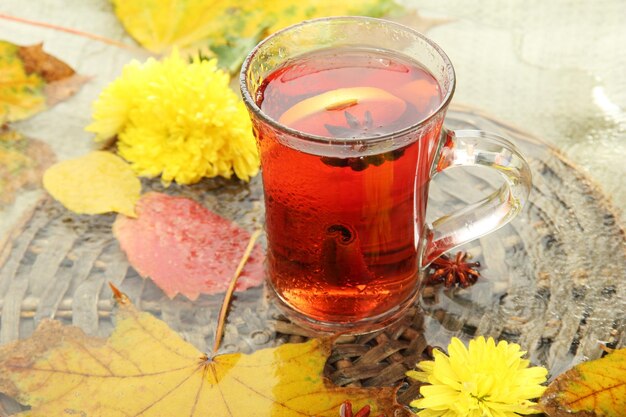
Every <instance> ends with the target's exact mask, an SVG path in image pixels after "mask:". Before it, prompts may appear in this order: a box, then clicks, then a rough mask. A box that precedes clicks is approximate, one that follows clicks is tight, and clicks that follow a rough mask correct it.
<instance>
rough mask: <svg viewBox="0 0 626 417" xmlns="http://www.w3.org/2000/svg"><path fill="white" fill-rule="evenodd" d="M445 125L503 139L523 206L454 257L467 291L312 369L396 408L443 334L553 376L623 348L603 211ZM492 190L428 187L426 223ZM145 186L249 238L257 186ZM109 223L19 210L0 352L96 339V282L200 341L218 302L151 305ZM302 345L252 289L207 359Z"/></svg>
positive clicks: (620, 241) (110, 313) (105, 296)
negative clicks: (505, 345) (74, 338)
mask: <svg viewBox="0 0 626 417" xmlns="http://www.w3.org/2000/svg"><path fill="white" fill-rule="evenodd" d="M448 119H449V125H450V126H453V127H473V128H477V127H479V128H485V129H488V130H492V131H494V130H495V131H499V132H503V133H505V134H507V135H508V136H510V137H513V139H515V141H516V143H517V144H518V146H520V147H521V148H522V151H523V152H524V154H525V155H526V156H527V157H528V160H529V162H530V164H531V167H532V168H533V175H534V189H533V192H532V195H531V201H530V203H529V205H528V207H527V209H526V210H525V211H524V212H523V213H522V214H521V215H520V216H519V218H518V219H516V220H515V221H514V222H513V223H512V224H510V225H509V226H506V227H504V228H502V229H501V230H500V231H498V232H497V233H495V234H493V235H490V236H488V237H485V238H482V239H480V240H479V241H477V242H475V243H473V244H470V245H467V246H466V247H465V248H463V249H464V250H467V251H468V252H469V253H470V254H471V256H472V257H473V259H475V260H479V261H480V262H481V264H482V265H483V267H482V273H483V276H482V278H480V279H479V281H478V283H477V284H476V285H475V286H473V287H471V288H469V289H464V290H460V289H457V290H446V291H444V290H443V289H442V288H426V289H424V291H423V297H422V299H421V300H420V305H419V306H416V308H413V309H411V310H410V311H409V312H408V313H407V315H406V316H405V317H404V318H403V319H402V320H400V321H399V322H398V323H396V324H394V325H393V326H391V327H389V328H387V329H384V330H382V331H379V332H377V333H372V334H368V335H363V336H359V337H351V338H350V337H342V338H340V339H338V340H337V343H336V345H335V350H334V352H333V354H332V356H331V357H330V358H329V361H328V363H327V367H326V374H327V376H329V378H330V379H331V380H333V381H334V382H335V383H337V384H340V385H361V386H372V385H396V386H397V385H402V389H401V391H400V400H401V401H405V402H406V401H408V400H410V399H411V398H413V397H414V396H415V393H416V390H417V387H416V386H409V385H408V384H407V382H406V381H404V373H405V371H406V370H407V369H410V368H412V367H413V365H414V364H415V362H416V361H417V360H419V359H420V358H424V357H425V355H426V353H427V351H428V349H426V348H427V346H428V345H431V346H433V345H438V346H445V345H446V344H447V343H448V341H449V339H450V337H451V336H459V337H461V338H464V339H467V338H469V337H471V336H473V335H478V334H482V335H486V336H494V337H498V338H504V339H508V340H513V341H516V342H518V343H520V344H522V346H523V347H524V348H525V349H527V350H528V351H529V354H530V357H531V360H532V361H533V362H535V363H541V364H544V365H546V366H548V367H549V368H550V370H551V371H552V372H553V373H559V372H561V371H563V370H564V369H565V368H567V367H569V366H571V364H572V363H574V362H578V361H580V360H582V359H585V358H593V357H597V356H599V355H600V353H601V352H600V350H599V349H598V347H597V345H598V341H604V342H607V343H609V345H610V346H623V345H625V344H626V332H625V330H624V329H625V326H626V317H625V311H626V293H625V291H626V289H625V288H624V286H623V282H622V281H623V278H624V277H625V276H626V254H625V252H624V242H625V240H624V233H623V230H622V229H621V227H620V226H619V224H618V222H617V220H616V218H615V215H614V213H613V211H612V208H611V205H610V202H608V201H607V200H606V198H605V197H604V196H603V195H602V194H601V193H600V192H599V191H598V188H597V187H595V186H594V185H593V184H592V183H591V182H589V180H588V179H587V178H586V177H585V176H584V175H583V174H582V173H581V172H580V171H579V170H578V169H577V168H576V167H574V166H572V165H571V164H569V163H568V162H567V161H565V160H564V159H563V158H562V157H560V156H559V154H558V153H557V152H555V151H554V150H553V149H551V148H549V147H547V146H546V145H544V144H543V143H541V142H539V141H537V140H536V139H534V138H531V137H529V136H528V135H525V134H524V133H522V132H519V131H517V130H515V129H513V128H510V127H508V126H505V125H503V124H501V123H499V122H497V121H494V120H493V119H490V118H488V117H485V116H483V115H479V114H477V113H475V112H472V111H470V110H468V109H458V110H455V111H451V112H450V114H449V118H448ZM468 181H469V183H470V184H471V187H468V186H467V184H468ZM496 183H497V181H495V180H494V179H492V178H490V177H485V176H484V173H483V172H482V171H467V172H462V171H461V170H458V171H455V170H452V171H450V172H449V173H445V174H442V175H440V176H438V177H437V179H436V181H435V183H434V185H433V189H432V192H431V202H430V207H429V216H430V217H431V218H434V217H436V216H438V215H440V214H442V213H444V212H448V211H450V210H451V209H452V208H454V207H455V206H459V205H463V204H466V202H468V201H475V200H476V199H478V198H479V197H480V196H482V195H485V194H487V193H488V192H489V190H491V189H493V186H494V184H496ZM149 188H152V189H156V190H159V191H165V192H168V193H172V194H178V195H185V196H188V197H191V198H194V199H196V200H198V201H201V202H202V203H203V204H205V205H206V206H207V207H209V208H211V209H212V210H214V211H216V212H218V213H220V214H222V215H224V216H227V217H229V218H231V219H233V220H236V221H237V222H238V223H239V224H240V225H242V226H243V227H245V228H248V229H250V230H252V229H254V228H257V227H259V225H260V224H261V221H262V217H263V216H262V215H263V212H262V209H263V208H262V190H261V185H260V179H259V178H256V179H255V180H253V181H252V182H251V183H250V184H249V185H242V184H236V183H233V182H228V181H222V180H215V181H205V182H203V183H201V184H199V185H197V186H193V187H180V188H177V187H170V188H169V189H167V190H163V189H162V188H161V187H160V185H159V184H158V183H150V184H146V187H144V191H146V190H147V189H149ZM113 220H114V216H112V215H106V216H78V215H74V214H72V213H69V212H68V211H67V210H65V209H63V208H62V207H61V206H60V205H59V204H58V203H56V202H54V201H51V200H49V199H47V198H45V197H44V198H42V199H41V200H40V201H39V202H38V203H37V204H36V205H34V206H32V207H31V209H30V210H28V211H27V212H25V213H24V215H23V218H22V219H21V221H20V222H19V224H16V225H15V228H14V230H13V233H12V235H11V236H10V238H9V239H6V241H5V243H4V247H2V248H1V252H0V342H1V343H6V342H9V341H11V340H14V339H16V338H18V337H27V336H28V335H29V334H30V333H32V331H33V329H34V328H35V326H36V325H37V323H38V322H39V321H40V320H41V319H43V318H45V317H55V318H57V319H59V320H62V321H64V322H66V323H68V324H71V323H73V324H74V325H78V326H80V327H81V328H82V329H83V330H85V332H86V333H88V334H91V335H98V336H102V337H105V336H107V335H108V334H109V333H110V331H111V329H112V326H113V320H112V317H114V305H113V302H112V300H111V293H110V290H109V289H108V287H107V286H106V285H105V284H106V282H109V281H110V282H113V283H114V284H116V285H118V286H119V287H120V288H121V289H122V290H123V291H124V292H126V293H127V294H128V295H129V297H130V298H131V300H132V301H133V302H134V303H135V304H136V305H137V306H138V307H139V308H140V309H143V310H146V311H150V312H152V313H153V314H155V315H156V316H158V317H160V318H161V319H163V320H164V321H165V322H167V323H168V324H169V325H170V326H171V327H172V328H173V329H175V330H176V331H177V332H179V333H180V334H181V336H182V337H184V338H185V339H186V340H188V341H189V342H191V343H192V344H194V345H196V346H197V347H198V348H200V349H201V350H207V348H208V347H210V346H211V345H212V342H213V335H214V332H215V326H216V321H217V314H218V310H219V306H220V305H221V302H222V296H221V295H218V296H210V297H209V296H202V297H200V298H199V299H198V300H196V301H195V302H191V301H189V300H187V299H186V298H184V297H180V296H179V297H176V298H175V299H173V300H170V299H168V298H167V297H165V296H164V295H163V293H162V292H161V291H160V290H159V289H158V288H157V287H156V286H154V284H152V282H151V281H150V280H144V279H142V278H140V277H139V276H138V275H137V274H136V272H135V271H134V270H133V269H132V268H131V267H130V266H129V265H128V263H127V261H126V259H125V256H124V254H123V253H122V252H121V251H120V249H119V247H118V245H117V242H116V241H115V239H114V238H113V237H112V235H111V230H110V228H111V224H112V222H113ZM311 335H312V334H311V333H310V332H308V331H307V330H306V329H302V328H299V327H297V326H295V325H293V324H291V323H289V322H288V321H286V320H285V318H284V317H282V316H281V315H280V314H279V313H278V311H277V309H276V308H275V307H274V306H273V305H272V304H271V303H270V302H268V298H267V297H266V296H265V289H264V288H255V289H251V290H248V291H245V292H243V293H239V294H238V295H237V297H236V299H235V300H234V302H233V304H232V307H231V310H230V315H229V319H228V323H227V326H226V328H225V337H224V341H223V344H222V348H221V350H222V351H223V352H230V351H241V352H244V353H248V352H252V351H254V350H257V349H260V348H263V347H269V346H275V345H277V344H280V343H285V342H298V341H302V340H305V339H306V338H307V337H309V336H311ZM0 404H4V407H5V411H2V406H0V416H1V415H3V413H4V414H7V413H8V412H9V411H10V410H15V407H16V406H15V404H14V403H12V402H11V401H8V400H7V399H3V400H0ZM7 410H8V411H7Z"/></svg>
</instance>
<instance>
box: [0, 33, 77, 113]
mask: <svg viewBox="0 0 626 417" xmlns="http://www.w3.org/2000/svg"><path fill="white" fill-rule="evenodd" d="M85 81H86V78H85V77H81V76H78V75H76V74H75V73H74V70H73V69H72V68H70V67H69V66H68V65H67V64H66V63H64V62H63V61H60V60H59V59H57V58H55V57H53V56H52V55H49V54H47V53H45V52H44V51H43V47H42V45H41V44H39V45H32V46H18V45H14V44H12V43H10V42H5V41H0V124H2V123H6V122H13V121H16V120H22V119H26V118H28V117H30V116H32V115H34V114H36V113H38V112H40V111H42V110H45V109H46V108H47V107H48V106H51V105H53V104H55V103H57V102H59V101H61V100H63V99H65V98H67V97H68V96H70V95H72V94H74V93H75V92H76V91H77V89H78V87H80V86H81V85H82V84H83V83H84V82H85Z"/></svg>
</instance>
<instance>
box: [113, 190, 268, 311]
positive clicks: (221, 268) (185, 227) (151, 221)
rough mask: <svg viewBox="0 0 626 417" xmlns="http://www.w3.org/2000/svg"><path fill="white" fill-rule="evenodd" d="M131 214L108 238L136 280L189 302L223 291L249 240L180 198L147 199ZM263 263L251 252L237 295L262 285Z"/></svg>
mask: <svg viewBox="0 0 626 417" xmlns="http://www.w3.org/2000/svg"><path fill="white" fill-rule="evenodd" d="M136 209H137V218H136V219H129V218H128V217H125V216H118V218H117V219H116V220H115V223H114V224H113V234H114V236H115V237H116V238H117V240H118V241H119V242H120V246H121V248H122V250H123V251H124V252H126V256H127V257H128V261H129V262H130V264H131V265H132V266H133V267H134V268H135V269H136V270H137V272H138V273H139V274H140V275H141V276H143V277H150V278H151V279H152V280H153V281H154V282H155V283H156V284H157V285H158V286H159V287H160V288H161V289H162V290H163V291H164V292H165V293H166V294H167V295H168V296H169V297H174V296H175V295H176V294H177V293H181V294H183V295H185V296H186V297H188V298H189V299H191V300H195V299H196V298H197V297H198V295H199V294H200V293H203V294H215V293H220V292H223V291H225V290H226V288H227V287H228V282H229V279H230V278H231V277H232V275H233V273H234V272H235V269H236V268H237V262H238V259H239V254H240V253H242V252H243V250H244V248H245V247H246V244H247V242H248V241H249V240H250V234H249V233H248V232H246V231H245V230H243V229H241V228H240V227H238V226H237V225H236V224H234V223H232V222H231V221H229V220H226V219H224V218H223V217H221V216H219V215H217V214H215V213H213V212H211V211H210V210H208V209H207V208H206V207H204V206H202V205H201V204H199V203H197V202H195V201H193V200H191V199H188V198H184V197H172V196H168V195H166V194H161V193H154V192H152V193H147V194H145V195H143V196H142V197H141V199H140V200H139V201H138V203H137V206H136ZM263 259H264V256H263V253H262V251H261V249H260V248H259V247H258V246H256V247H255V249H254V251H253V252H252V256H251V257H250V259H249V260H248V262H247V263H246V265H245V267H244V269H243V271H242V273H241V276H240V277H239V280H238V281H237V289H239V290H245V289H246V288H249V287H254V286H257V285H259V284H260V283H261V282H262V280H263Z"/></svg>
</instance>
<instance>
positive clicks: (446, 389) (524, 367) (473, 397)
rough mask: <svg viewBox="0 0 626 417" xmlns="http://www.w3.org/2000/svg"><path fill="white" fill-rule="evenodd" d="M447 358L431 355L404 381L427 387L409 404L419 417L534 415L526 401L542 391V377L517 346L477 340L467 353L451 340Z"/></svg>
mask: <svg viewBox="0 0 626 417" xmlns="http://www.w3.org/2000/svg"><path fill="white" fill-rule="evenodd" d="M448 352H449V355H446V354H444V353H443V352H438V351H435V352H434V354H433V355H434V357H435V360H434V361H426V362H420V363H419V364H417V368H419V369H421V370H422V371H423V372H415V371H410V372H409V373H408V375H409V376H411V377H413V378H415V379H419V380H421V381H423V380H425V379H427V380H428V382H430V384H431V385H425V386H422V387H421V388H420V393H421V395H422V396H423V398H420V399H417V400H415V401H413V402H411V406H413V407H416V408H421V409H422V410H421V411H420V412H419V413H418V415H420V416H428V417H430V416H437V417H444V416H445V417H488V416H492V417H517V416H518V415H519V414H531V413H534V412H536V409H535V408H534V403H533V402H532V401H530V400H531V399H533V398H537V397H539V396H540V395H541V394H542V393H543V391H544V390H545V387H544V386H543V385H541V384H543V383H544V382H545V378H546V375H547V371H546V369H544V368H541V367H532V368H529V367H528V366H529V361H528V360H526V359H522V358H521V357H522V355H523V354H524V353H525V352H523V351H522V350H521V348H520V346H519V345H516V344H513V343H511V344H509V343H507V342H505V341H501V342H499V343H497V344H496V341H495V340H494V339H493V338H491V337H490V338H487V339H485V338H484V337H482V336H480V337H478V338H476V339H474V340H471V341H470V343H469V347H468V348H466V347H465V345H463V343H462V342H461V341H460V340H459V339H456V338H453V339H452V340H451V342H450V345H449V346H448Z"/></svg>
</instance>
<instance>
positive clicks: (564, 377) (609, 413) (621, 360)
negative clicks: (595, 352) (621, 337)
mask: <svg viewBox="0 0 626 417" xmlns="http://www.w3.org/2000/svg"><path fill="white" fill-rule="evenodd" d="M539 405H540V406H541V408H542V409H543V411H544V412H545V413H546V414H548V415H549V416H550V417H566V416H567V417H624V415H626V414H625V412H626V348H624V349H619V350H615V351H613V352H612V353H609V354H608V355H606V356H605V357H604V358H601V359H596V360H592V361H589V362H583V363H581V364H579V365H577V366H575V367H574V368H572V369H570V370H569V371H567V372H565V373H564V374H561V375H559V376H558V377H557V378H556V379H555V380H554V381H553V382H552V383H551V384H550V386H549V387H548V389H547V390H546V392H545V393H544V394H543V396H542V397H541V400H540V401H539Z"/></svg>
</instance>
